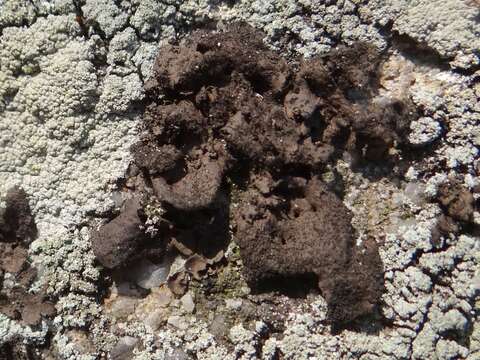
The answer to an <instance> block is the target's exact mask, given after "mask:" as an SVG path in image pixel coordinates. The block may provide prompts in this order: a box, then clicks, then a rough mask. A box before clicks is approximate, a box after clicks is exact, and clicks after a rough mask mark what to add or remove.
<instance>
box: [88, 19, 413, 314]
mask: <svg viewBox="0 0 480 360" xmlns="http://www.w3.org/2000/svg"><path fill="white" fill-rule="evenodd" d="M262 37H263V34H262V33H261V32H258V31H256V30H253V29H252V28H251V27H249V26H246V25H233V26H231V27H230V28H229V29H228V31H224V32H207V31H197V32H195V33H193V34H192V35H191V36H190V37H188V38H186V39H185V40H184V41H183V42H181V43H180V44H178V45H166V46H164V47H163V48H161V49H160V51H159V55H158V57H157V59H156V62H155V65H154V68H153V76H152V77H151V78H150V79H149V81H148V82H147V83H146V92H147V95H148V99H149V104H148V105H147V107H146V110H145V114H144V122H143V129H142V130H143V132H142V135H141V139H140V141H139V142H137V143H136V144H135V145H134V146H133V147H132V149H131V151H132V154H133V158H134V163H135V165H136V167H138V169H139V174H138V175H137V180H138V179H140V181H137V183H140V186H137V190H136V194H137V195H136V196H137V197H138V198H142V201H139V202H136V203H135V204H134V205H132V204H128V206H127V207H126V208H125V211H124V212H123V213H122V214H121V215H120V216H119V217H118V218H117V219H114V220H113V221H112V222H111V223H109V224H107V225H105V226H104V227H103V228H101V229H100V230H98V231H95V232H94V234H93V245H94V250H95V252H96V255H97V257H98V259H99V260H100V262H102V263H103V264H104V265H105V266H107V267H115V266H118V265H120V264H122V263H123V262H124V260H126V259H128V258H130V257H132V255H134V254H135V253H138V251H139V249H140V248H141V247H145V246H146V245H145V244H146V243H148V245H147V247H151V240H150V242H149V241H147V240H146V238H145V236H144V234H142V227H144V225H143V223H142V219H141V214H142V211H143V209H142V202H145V199H147V198H148V201H151V199H152V198H154V199H155V201H157V202H158V203H160V204H162V207H163V209H164V210H165V213H164V219H163V220H164V225H165V226H164V229H163V230H162V231H160V232H159V235H158V236H157V239H156V240H155V241H157V244H158V247H161V246H166V244H168V243H169V241H171V240H172V239H173V240H174V241H175V242H177V243H178V242H180V243H182V244H187V245H188V247H189V248H194V249H195V252H203V253H204V254H205V252H207V253H208V252H209V251H210V252H211V253H212V254H214V253H215V251H218V249H219V248H221V247H222V246H225V245H226V244H227V243H228V241H229V240H230V231H229V229H231V230H232V231H231V233H232V234H233V238H234V240H235V241H236V242H237V243H238V245H239V247H240V254H241V258H242V260H243V264H244V276H245V278H246V280H247V282H248V283H249V284H250V286H251V287H252V288H253V289H260V288H261V287H262V283H265V282H266V281H269V280H271V279H274V278H275V279H278V278H279V277H280V278H281V277H284V278H285V279H288V277H291V276H301V275H308V276H310V275H312V276H315V277H316V278H317V282H318V286H319V288H320V290H321V292H322V295H323V296H324V297H325V299H326V300H327V302H328V308H329V317H330V319H331V320H332V321H334V322H345V321H350V320H352V319H354V318H356V317H358V316H360V315H363V314H366V313H369V312H370V311H371V310H372V309H373V308H374V307H375V305H377V304H378V303H379V301H380V297H381V294H382V291H383V282H382V281H383V270H382V263H381V260H380V257H379V255H378V248H377V245H376V243H375V241H374V240H372V239H370V240H368V241H365V242H364V244H363V245H362V246H356V245H355V241H354V239H355V231H354V229H353V227H352V225H351V219H352V214H351V212H350V211H349V210H348V209H347V208H346V207H345V205H344V204H343V202H342V200H341V199H340V198H339V197H338V196H337V195H336V194H335V193H333V192H332V191H330V190H329V189H328V188H327V186H326V185H325V184H324V183H323V182H322V181H321V180H320V174H321V173H322V169H324V167H325V165H326V164H327V163H328V162H330V161H333V160H334V159H335V158H336V157H338V156H339V155H341V154H342V153H343V152H345V151H348V152H350V153H351V154H353V155H355V156H356V157H358V158H363V159H365V160H378V159H384V158H385V157H386V156H387V155H388V151H389V149H390V148H391V147H393V146H394V145H396V144H398V143H401V142H402V138H404V136H403V133H404V132H405V131H406V129H407V128H408V125H409V121H410V116H411V113H410V109H409V106H408V105H407V104H406V103H405V102H402V101H397V100H388V99H385V98H381V97H379V96H378V94H377V92H378V68H379V65H380V63H381V58H380V56H379V54H378V53H377V52H376V51H374V49H372V48H371V47H369V46H367V45H365V44H356V45H354V46H352V47H339V48H338V49H336V50H334V51H332V52H331V53H330V54H328V55H327V56H324V57H321V58H316V59H312V60H298V61H292V62H290V63H288V62H287V61H286V60H285V59H283V58H282V57H281V56H280V55H279V54H277V53H276V52H274V51H271V50H269V49H268V48H267V47H266V46H265V45H264V43H263V42H262ZM132 206H133V207H132ZM115 222H116V223H115ZM205 255H208V254H205ZM210 255H211V254H210ZM285 281H288V280H285Z"/></svg>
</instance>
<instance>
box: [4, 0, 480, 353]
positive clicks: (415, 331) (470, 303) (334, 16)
mask: <svg viewBox="0 0 480 360" xmlns="http://www.w3.org/2000/svg"><path fill="white" fill-rule="evenodd" d="M478 19H479V4H478V1H474V0H448V1H423V0H418V1H406V0H388V1H380V0H370V1H367V0H337V1H330V0H318V1H317V0H301V1H293V0H266V1H250V0H240V1H213V0H185V1H181V0H163V1H160V0H143V1H137V0H123V1H114V0H102V1H89V0H31V1H24V0H2V1H0V195H1V198H2V201H4V199H5V196H6V194H7V190H8V189H10V188H12V187H13V186H20V187H21V188H22V189H24V191H25V193H26V195H27V198H28V202H29V206H30V208H31V210H32V213H33V216H34V218H35V222H36V226H37V231H38V233H37V238H36V239H35V241H33V242H32V243H31V244H30V245H29V248H28V259H29V262H30V263H31V264H32V266H34V267H35V268H36V269H37V272H38V280H37V281H36V282H34V283H33V284H31V285H30V289H29V290H30V291H31V292H35V291H39V289H45V291H46V292H47V294H48V296H49V298H50V299H52V300H53V301H54V303H55V309H56V315H55V317H54V318H52V319H44V320H42V321H41V322H40V323H39V324H38V325H35V326H30V325H28V324H25V323H22V322H20V321H18V320H16V319H14V318H12V317H9V316H8V314H7V315H5V314H2V315H0V357H1V356H5V357H6V358H8V357H10V358H18V359H22V358H28V357H27V356H29V357H30V358H31V357H32V356H34V358H39V359H70V360H73V359H82V360H86V359H92V360H93V359H99V358H100V359H101V358H106V357H107V355H108V354H110V355H115V356H123V357H124V358H127V359H129V358H132V359H190V358H197V359H279V358H280V359H311V358H319V359H322V358H341V359H363V360H365V359H468V360H473V359H477V358H478V357H479V356H480V325H479V322H478V307H479V299H478V297H479V293H480V281H479V276H480V275H479V274H480V267H479V262H480V258H479V257H480V256H479V254H480V249H479V247H480V245H479V238H478V226H479V225H480V213H479V212H478V198H479V195H478V193H479V190H480V184H479V182H478V176H479V174H480V163H479V161H478V155H479V154H478V147H479V146H480V130H479V129H480V126H479V123H480V105H479V104H480V102H479V98H480V87H479V82H478V79H479V76H480V73H479V52H480V45H479V38H480V36H479V35H480V26H479V20H478ZM238 20H240V21H245V22H247V23H249V24H251V25H252V26H253V27H255V28H258V29H261V30H263V31H264V32H265V33H266V37H265V39H264V41H265V43H266V44H267V45H268V46H270V47H271V48H272V49H274V50H278V51H280V52H281V53H282V55H284V56H285V58H286V59H287V61H290V60H292V59H293V58H294V57H295V56H298V55H300V56H304V57H307V58H308V57H313V56H315V55H318V54H326V53H327V52H328V51H330V50H331V49H332V48H333V49H335V48H337V46H338V45H346V46H352V45H353V43H355V42H357V41H363V42H366V43H368V44H369V45H371V46H374V47H376V48H377V49H378V50H379V51H380V52H381V53H382V54H383V56H384V57H385V62H384V63H383V65H382V68H381V69H380V70H381V76H380V79H379V84H380V90H379V93H380V95H381V96H383V97H385V98H405V99H409V100H410V101H411V102H412V104H413V106H414V108H415V109H420V110H419V111H420V113H419V114H418V117H417V118H416V119H414V120H413V121H412V122H411V123H410V124H409V126H408V129H407V130H408V131H407V132H406V133H405V134H404V136H403V135H402V137H401V139H392V145H393V147H392V148H391V150H389V151H390V152H391V153H390V155H391V156H393V157H394V158H395V159H396V161H394V162H388V161H387V162H378V161H371V160H369V161H358V159H355V158H352V157H351V156H349V155H348V154H345V156H343V157H340V158H339V159H338V160H336V161H335V162H332V163H329V164H328V165H327V166H326V167H325V169H324V170H323V171H322V174H321V175H322V176H321V177H322V181H323V182H325V183H326V184H327V185H328V186H331V187H333V188H336V191H338V192H340V193H342V197H343V202H344V204H345V205H346V206H347V207H348V208H349V209H350V211H351V212H352V214H353V219H352V225H353V226H354V228H355V229H356V231H357V233H358V238H357V239H356V241H357V243H367V242H368V241H371V239H373V240H374V241H375V242H376V243H377V244H378V246H379V249H380V250H379V253H380V257H381V260H382V262H383V264H384V282H385V292H384V294H383V296H382V305H381V309H380V311H379V313H378V314H376V315H375V316H371V317H369V318H364V319H360V320H358V321H356V322H353V323H351V324H350V325H349V326H347V327H346V328H343V329H332V328H331V326H330V325H329V324H328V322H327V321H326V314H327V303H326V302H325V300H324V299H323V298H322V296H321V295H320V294H315V293H308V294H306V295H304V296H300V297H299V296H292V294H290V293H282V292H273V293H265V294H263V295H261V296H263V298H261V297H259V295H256V294H252V293H251V292H250V289H249V287H248V285H247V284H246V282H245V280H244V279H243V278H242V275H241V273H242V268H243V264H242V261H241V258H240V257H239V255H238V247H236V246H235V244H233V243H232V244H231V245H230V246H229V247H228V249H226V250H225V254H224V258H223V260H222V261H223V263H222V265H221V267H218V268H214V267H213V266H210V267H209V268H208V271H207V273H206V274H204V275H203V276H205V277H204V278H203V280H201V281H200V280H198V281H197V282H196V283H195V282H191V285H190V288H189V290H188V292H187V293H186V294H185V295H184V296H189V298H183V297H182V298H180V299H177V298H175V297H174V296H173V295H172V294H171V293H169V292H168V291H167V290H168V289H165V287H164V286H160V287H158V288H152V289H149V290H145V289H143V288H139V287H136V286H133V285H132V283H131V282H122V281H121V280H119V279H120V278H121V276H120V275H121V274H120V275H119V274H116V273H105V270H104V268H103V267H101V266H100V265H99V264H98V263H97V262H96V261H95V257H94V254H93V251H92V246H91V241H90V238H89V234H90V231H91V229H92V228H96V227H97V226H98V225H99V224H101V223H104V222H106V221H107V219H109V218H112V214H114V213H117V212H118V209H119V208H120V206H121V205H122V203H123V201H124V200H125V199H124V197H123V195H122V186H123V184H122V179H125V178H126V176H125V174H126V172H127V169H128V168H129V164H131V162H132V159H131V156H130V152H129V149H130V146H131V145H132V144H133V143H135V142H136V141H137V140H138V135H139V134H138V124H139V123H140V120H141V116H142V113H143V108H142V104H143V101H144V99H145V92H144V90H143V88H144V84H145V82H146V80H147V79H148V78H149V77H150V76H151V74H152V66H153V63H154V59H155V57H156V55H157V52H158V49H159V47H160V46H161V45H164V44H166V43H167V42H168V41H172V40H178V39H180V38H182V37H184V36H186V35H188V34H189V33H191V31H192V30H193V29H196V28H199V27H208V28H219V29H222V28H224V27H225V24H229V23H232V22H234V21H238ZM399 140H400V141H399ZM144 160H145V161H148V160H151V159H144ZM157 160H158V159H157ZM128 171H131V169H129V170H128ZM127 185H128V184H127ZM448 189H453V191H452V190H448ZM449 191H450V192H449ZM459 204H460V205H459ZM462 204H466V205H467V207H468V208H469V209H467V211H466V212H463V211H460V210H463V208H464V207H465V206H463V205H462ZM2 205H3V204H2ZM0 207H2V206H0ZM155 216H156V215H155V212H154V211H152V212H151V213H149V214H148V217H149V218H148V220H147V221H149V222H152V223H154V222H155ZM152 229H153V228H152ZM152 231H153V230H152ZM184 263H185V260H184V259H182V258H181V257H180V258H176V259H175V260H174V261H173V262H172V263H171V265H169V266H171V272H172V273H174V272H176V271H179V270H180V269H181V268H183V267H184ZM159 266H164V265H161V264H155V266H153V267H154V268H155V269H158V267H159ZM148 268H151V267H148ZM5 279H6V280H5ZM12 279H13V277H12V275H11V274H7V273H5V274H4V282H5V281H7V285H8V284H11V283H12V281H14V280H12ZM208 279H210V280H208ZM287 285H289V284H287ZM187 294H188V295H187ZM262 299H263V300H262ZM192 301H193V304H194V306H193V309H192ZM27 354H28V355H27Z"/></svg>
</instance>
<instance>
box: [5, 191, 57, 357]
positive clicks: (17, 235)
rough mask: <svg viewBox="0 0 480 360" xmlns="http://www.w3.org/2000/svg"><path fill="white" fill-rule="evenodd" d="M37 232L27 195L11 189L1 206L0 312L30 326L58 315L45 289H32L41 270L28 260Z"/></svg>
mask: <svg viewBox="0 0 480 360" xmlns="http://www.w3.org/2000/svg"><path fill="white" fill-rule="evenodd" d="M36 235H37V228H36V225H35V221H34V218H33V215H32V212H31V209H30V206H29V204H28V199H27V194H26V193H25V191H24V190H23V189H21V188H17V187H13V188H11V189H10V190H9V191H8V192H7V195H6V198H5V207H4V208H1V209H0V277H1V281H2V282H1V283H0V313H2V314H5V315H7V316H8V317H10V318H12V319H15V320H19V321H21V322H22V323H23V324H26V325H39V324H40V322H41V320H42V319H45V318H49V317H52V316H53V315H55V308H54V306H53V303H52V302H50V301H49V299H48V298H47V296H46V293H45V291H44V289H41V290H40V291H38V292H36V293H31V292H29V288H30V287H31V285H32V284H33V282H34V280H35V279H36V277H37V271H36V269H35V268H34V267H32V266H31V264H30V262H29V261H28V260H29V259H28V245H29V244H30V243H31V241H32V240H33V239H34V238H35V237H36ZM6 273H9V274H10V281H9V286H3V285H4V284H3V278H4V275H5V274H6ZM0 354H1V349H0Z"/></svg>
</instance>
